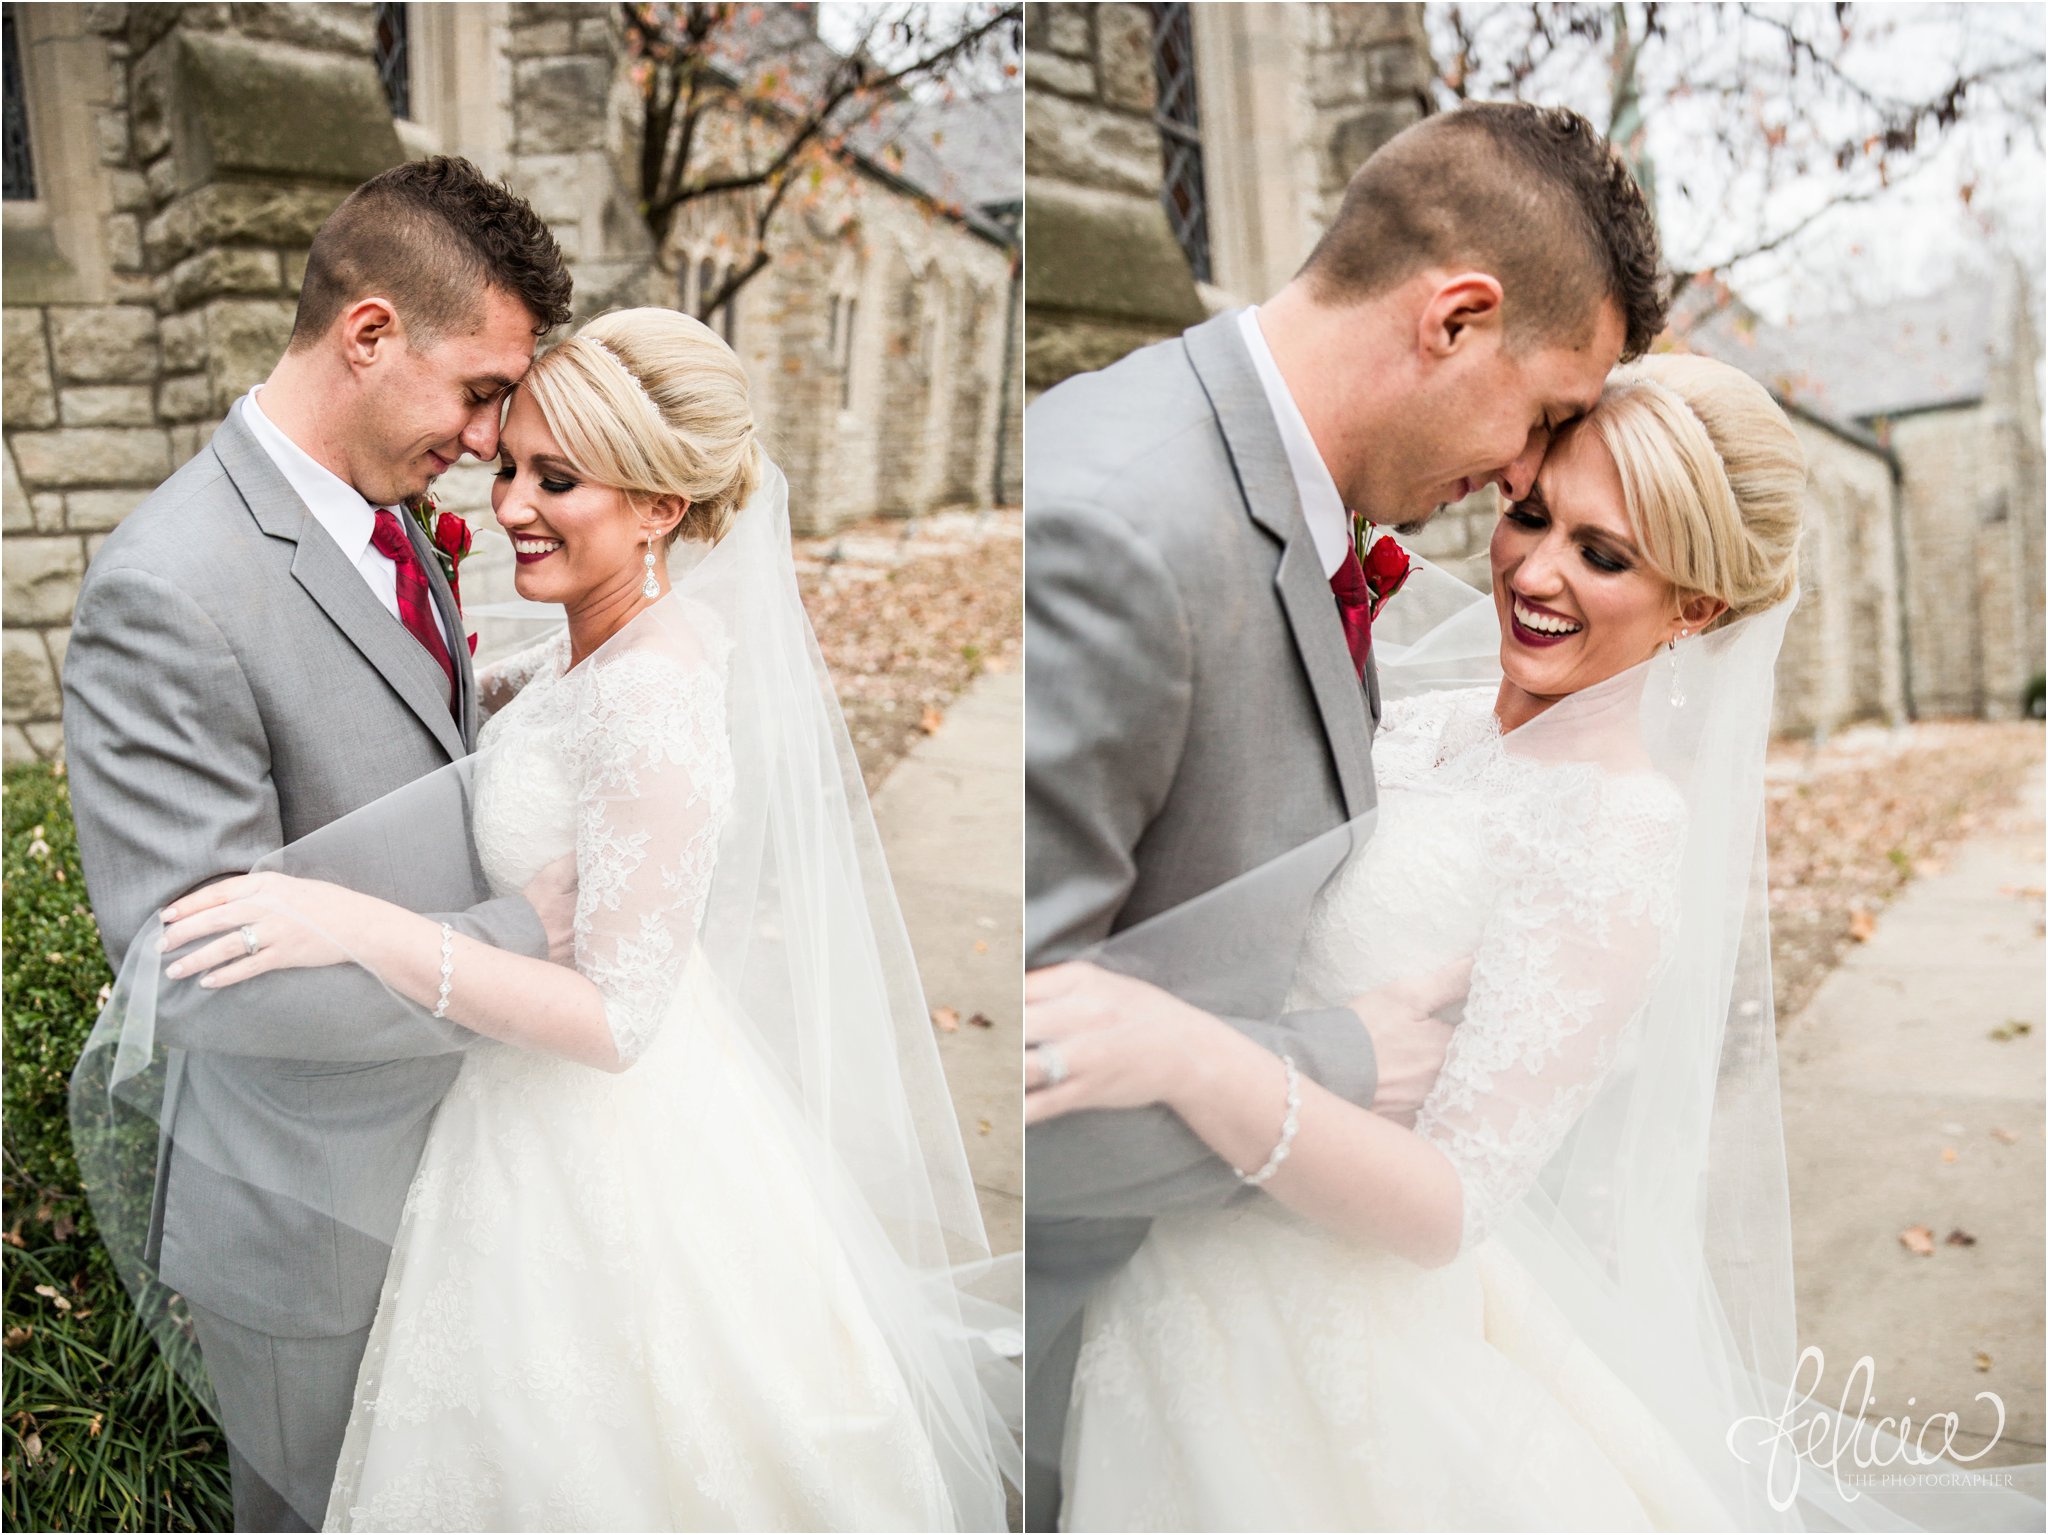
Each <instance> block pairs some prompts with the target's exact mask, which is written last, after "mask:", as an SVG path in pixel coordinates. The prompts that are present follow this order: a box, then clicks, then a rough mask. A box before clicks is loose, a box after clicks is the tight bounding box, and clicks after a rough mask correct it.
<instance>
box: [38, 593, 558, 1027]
mask: <svg viewBox="0 0 2048 1535" xmlns="http://www.w3.org/2000/svg"><path fill="white" fill-rule="evenodd" d="M64 733H65V748H66V750H65V756H66V764H67V768H66V771H67V773H68V776H69V778H70V787H71V800H72V814H73V817H74V819H75V820H76V822H77V824H78V844H79V854H80V858H81V861H82V862H83V864H84V868H85V879H86V888H87V891H88V894H89V895H90V897H91V900H92V906H93V915H94V917H95V918H96V919H97V921H98V923H99V929H100V939H101V942H102V944H103V945H104V946H105V948H106V951H107V957H108V958H109V959H110V960H111V961H112V962H113V964H114V965H115V967H116V969H117V970H118V969H119V968H120V966H121V964H122V960H123V956H124V955H126V954H127V951H128V949H129V946H130V945H131V944H132V943H133V941H134V939H135V936H136V935H137V934H138V933H141V932H143V931H144V930H145V929H148V928H150V927H151V925H152V919H153V918H154V917H155V916H156V914H157V913H158V912H160V911H161V910H162V909H163V908H164V906H166V905H167V904H169V903H170V902H171V901H173V900H175V899H176V898H177V897H178V896H181V895H184V894H186V893H187V892H188V891H191V890H193V889H196V888H197V887H199V886H200V885H204V884H208V883H211V882H212V881H213V880H215V879H220V878H223V877H225V876H227V875H231V874H240V873H245V872H247V871H248V870H249V869H251V868H253V867H255V865H256V863H257V861H258V860H259V859H261V858H263V857H264V856H266V855H267V854H270V853H273V852H275V851H276V850H277V849H278V848H279V847H280V846H281V845H282V844H283V842H284V834H283V825H282V821H281V818H280V815H279V810H278V804H277V795H276V790H275V788H274V786H273V784H272V782H271V776H270V746H269V741H268V738H267V736H266V734H265V731H264V728H263V722H262V719H261V717H260V715H259V713H258V710H257V707H256V701H255V697H254V695H253V694H252V692H251V691H250V688H249V683H248V679H247V678H246V677H245V676H244V675H243V671H242V666H241V662H240V660H239V658H238V657H237V656H236V655H235V653H234V651H233V649H232V647H230V646H229V644H228V642H227V640H226V639H225V638H224V637H223V636H222V635H221V633H220V631H219V629H218V628H217V627H216V626H215V625H214V623H213V621H212V620H211V619H210V618H209V617H208V616H207V615H206V613H205V611H204V610H203V609H202V608H201V607H200V606H199V605H198V604H197V603H195V602H194V601H193V600H192V599H191V597H190V596H189V595H187V594H186V593H185V592H183V591H182V590H180V589H179V588H178V587H177V586H175V585H174V584H173V583H171V582H168V581H166V580H163V579H162V578H161V577H158V576H156V575H154V574H151V573H149V572H146V571H140V570H133V569H118V570H110V571H106V572H102V573H100V574H99V576H98V577H97V578H96V579H94V580H92V581H89V582H88V583H87V586H86V590H85V592H84V593H83V594H82V595H81V598H80V602H79V606H78V611H77V613H76V615H75V617H74V622H73V628H72V632H71V641H70V645H69V648H68V649H67V651H66V653H65V658H64ZM446 920H447V921H448V922H449V923H450V924H451V925H452V926H454V927H455V928H456V930H457V931H459V932H462V933H465V934H467V935H468V936H470V937H472V938H476V939H478V940H479V941H481V942H484V943H489V944H492V945H494V946H495V947H498V948H503V949H510V950H513V951H514V952H517V953H521V954H527V955H530V956H532V957H535V958H545V957H546V956H547V952H548V949H547V935H546V933H545V932H544V931H543V929H542V927H541V923H540V919H539V917H538V916H537V915H536V914H535V912H534V910H533V908H532V907H531V906H530V905H528V904H527V902H525V901H524V900H521V899H519V898H517V897H511V898H507V899H503V900H496V901H490V902H486V903H483V904H481V905H478V906H475V907H473V908H471V909H469V910H467V911H461V912H455V913H449V914H447V915H446ZM136 962H137V963H138V964H143V963H157V962H158V961H157V959H156V956H154V955H138V956H137V957H136ZM157 1034H158V1039H159V1041H160V1042H161V1043H164V1044H167V1045H169V1046H171V1047H173V1048H179V1049H195V1050H211V1051H217V1052H222V1053H227V1054H237V1055H263V1056H273V1057H279V1058H283V1059H291V1060H390V1059H397V1058H400V1057H404V1056H410V1055H423V1054H432V1053H437V1052H443V1051H448V1050H456V1049H462V1048H464V1047H465V1046H467V1045H468V1044H469V1043H471V1042H472V1041H473V1040H474V1038H475V1036H473V1035H471V1034H469V1033H468V1032H467V1031H466V1030H462V1029H458V1028H454V1027H452V1026H449V1025H447V1024H445V1023H435V1022H433V1021H432V1020H427V1019H424V1018H422V1017H421V1016H420V1013H419V1010H418V1009H415V1008H410V1007H408V1006H406V1005H405V1004H403V1003H401V1002H400V1001H399V1000H398V999H396V998H394V997H393V996H392V994H391V993H390V992H389V991H387V990H386V989H385V988H384V987H383V986H382V985H381V984H380V983H379V982H378V981H377V980H376V979H375V978H373V977H372V976H370V975H369V974H368V973H367V972H365V971H363V970H361V969H359V968H357V967H356V966H353V965H335V966H330V967H327V968H325V969H318V970H310V969H309V970H285V971H274V972H271V973H269V974H266V975H263V976H259V977H257V978H256V979H255V980H253V981H250V982H247V983H245V984H243V985H240V986H234V987H229V988H226V989H225V990H220V991H208V990H202V989H201V988H200V987H199V986H198V984H197V983H196V981H189V980H188V981H182V982H181V981H166V982H164V983H163V985H162V987H161V990H160V991H159V993H158V997H157Z"/></svg>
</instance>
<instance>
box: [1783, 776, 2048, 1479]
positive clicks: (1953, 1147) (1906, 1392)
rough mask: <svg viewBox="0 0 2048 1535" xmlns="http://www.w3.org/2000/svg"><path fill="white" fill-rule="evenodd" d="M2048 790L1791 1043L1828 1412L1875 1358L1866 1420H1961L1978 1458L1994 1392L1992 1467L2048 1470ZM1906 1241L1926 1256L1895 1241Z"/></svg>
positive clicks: (1789, 1133)
mask: <svg viewBox="0 0 2048 1535" xmlns="http://www.w3.org/2000/svg"><path fill="white" fill-rule="evenodd" d="M2042 794H2043V788H2042V775H2041V772H2040V770H2039V769H2036V770H2035V772H2034V773H2033V774H2032V775H2031V777H2030V778H2029V780H2028V782H2027V785H2026V787H2025V789H2024V790H2023V791H2022V793H2021V795H2020V798H2019V801H2018V803H2017V804H2016V805H2014V806H2013V807H2012V808H2011V809H2010V810H2009V811H2007V812H2005V813H2004V814H2003V815H2002V816H2001V817H1999V818H1998V819H1997V822H1996V824H1994V825H1991V826H1989V827H1987V828H1986V829H1984V830H1981V831H1979V832H1978V833H1977V834H1976V835H1974V836H1973V837H1972V838H1971V839H1970V840H1968V841H1967V842H1965V843H1963V844H1961V845H1959V846H1958V847H1956V848H1955V849H1954V851H1953V853H1952V854H1951V855H1950V856H1949V858H1948V859H1947V861H1946V865H1945V867H1944V868H1942V869H1941V870H1940V871H1939V872H1931V873H1928V874H1926V875H1925V876H1923V877H1921V878H1919V879H1916V880H1915V881H1914V882H1913V883H1912V884H1911V885H1909V886H1908V887H1907V888H1906V889H1905V891H1904V892H1903V893H1902V894H1901V895H1900V896H1899V898H1898V899H1897V900H1896V901H1894V902H1893V903H1892V904H1891V905H1890V906H1889V907H1887V908H1886V909H1885V910H1884V911H1883V912H1882V913H1881V914H1880V916H1879V918H1878V925H1877V931H1876V933H1875V934H1874V935H1873V936H1872V938H1871V939H1870V941H1869V942H1868V943H1867V944H1862V945H1859V946H1858V947H1857V948H1855V949H1854V950H1853V951H1852V952H1851V953H1850V954H1849V956H1848V958H1847V959H1846V960H1845V961H1844V962H1843V964H1842V965H1841V967H1840V968H1839V969H1837V970H1836V971H1835V972H1834V973H1833V974H1832V975H1830V976H1829V977H1828V979H1827V980H1826V981H1825V982H1824V983H1823V984H1822V986H1821V989H1820V990H1819V991H1818V992H1817V993H1816V994H1815V996H1814V999H1813V1001H1812V1002H1811V1003H1809V1004H1808V1006H1807V1007H1806V1008H1805V1010H1804V1011H1803V1012H1801V1013H1800V1014H1799V1015H1798V1016H1797V1017H1796V1018H1794V1019H1792V1020H1790V1022H1789V1023H1788V1024H1787V1025H1786V1026H1785V1027H1784V1030H1783V1033H1782V1036H1781V1039H1780V1050H1781V1057H1780V1059H1781V1065H1782V1072H1783V1080H1784V1094H1785V1141H1786V1152H1787V1155H1788V1157H1789V1160H1790V1164H1791V1184H1792V1243H1793V1254H1794V1261H1795V1264H1796V1270H1795V1272H1796V1279H1797V1288H1798V1308H1799V1342H1800V1344H1801V1346H1802V1347H1804V1346H1807V1345H1818V1346H1819V1347H1820V1349H1821V1351H1822V1353H1823V1354H1824V1355H1825V1357H1826V1361H1827V1370H1826V1375H1825V1377H1824V1383H1823V1386H1822V1389H1821V1390H1820V1391H1818V1392H1816V1393H1815V1400H1816V1401H1817V1402H1819V1403H1822V1404H1826V1405H1829V1406H1835V1405H1837V1404H1839V1403H1840V1402H1841V1400H1842V1389H1843V1382H1844V1380H1845V1379H1846V1377H1847V1375H1848V1373H1849V1370H1850V1369H1851V1367H1852V1366H1854V1364H1855V1362H1856V1360H1857V1359H1858V1358H1859V1357H1860V1356H1862V1355H1865V1354H1868V1355H1869V1356H1871V1359H1872V1362H1873V1364H1874V1366H1875V1385H1874V1387H1873V1388H1872V1390H1873V1392H1874V1394H1875V1397H1876V1404H1875V1405H1874V1406H1872V1407H1871V1408H1870V1409H1868V1412H1867V1414H1866V1417H1867V1419H1868V1420H1870V1421H1875V1420H1876V1419H1877V1418H1878V1417H1879V1416H1892V1417H1897V1416H1898V1415H1899V1414H1902V1413H1903V1414H1909V1415H1910V1416H1911V1418H1912V1421H1913V1428H1914V1432H1915V1433H1916V1434H1917V1433H1918V1431H1919V1427H1920V1425H1921V1424H1922V1423H1923V1422H1925V1421H1926V1420H1927V1419H1928V1418H1929V1417H1931V1416H1934V1415H1936V1414H1941V1413H1948V1412H1953V1413H1956V1414H1957V1415H1958V1417H1959V1419H1960V1427H1961V1432H1959V1433H1958V1434H1957V1436H1956V1439H1955V1447H1956V1451H1957V1453H1958V1454H1961V1455H1972V1454H1974V1453H1975V1452H1977V1451H1978V1450H1979V1449H1981V1448H1982V1447H1983V1446H1984V1444H1985V1443H1986V1441H1987V1440H1988V1439H1989V1438H1990V1436H1991V1435H1992V1434H1993V1433H1994V1432H1995V1431H1996V1430H1997V1428H1998V1412H1997V1409H1996V1407H1995V1406H1993V1404H1991V1403H1990V1402H1987V1401H1980V1400H1978V1399H1977V1398H1978V1395H1979V1393H1981V1392H1993V1393H1996V1394H1997V1396H1998V1397H1999V1398H2000V1399H2001V1400H2002V1402H2003V1404H2004V1409H2005V1425H2004V1431H2003V1433H2001V1434H1999V1436H1998V1443H1997V1445H1996V1447H1995V1448H1994V1449H1992V1450H1991V1451H1990V1452H1989V1453H1988V1454H1986V1455H1985V1456H1984V1457H1983V1459H1981V1460H1978V1461H1975V1462H1973V1464H1975V1465H1977V1466H1979V1467H1988V1466H1995V1465H2003V1464H2012V1463H2016V1462H2025V1461H2038V1460H2040V1459H2041V1458H2042V1326H2043V1320H2042V1311H2043V1272H2042V1269H2043V1258H2042V1235H2043V1233H2042V1187H2043V1043H2044V1021H2048V1020H2044V1018H2043V1011H2044V985H2043V962H2044V950H2048V945H2044V940H2043V936H2042V885H2043V851H2042V850H2043V844H2042V832H2043V801H2042ZM2021 1025H2024V1026H2026V1027H2025V1031H2024V1032H2022V1031H2021V1028H2020V1026H2021ZM1915 1226H1925V1227H1927V1228H1928V1229H1929V1231H1931V1232H1932V1234H1933V1243H1934V1251H1933V1255H1932V1256H1931V1257H1921V1256H1917V1255H1916V1254H1914V1253H1913V1252H1911V1251H1909V1250H1908V1249H1907V1247H1906V1246H1904V1245H1903V1244H1902V1243H1901V1242H1900V1239H1899V1238H1900V1233H1901V1232H1903V1231H1905V1230H1907V1229H1908V1228H1910V1227H1915ZM1954 1231H1961V1232H1963V1233H1966V1234H1967V1235H1969V1236H1973V1237H1975V1238H1976V1241H1975V1242H1974V1244H1960V1243H1959V1244H1951V1243H1949V1242H1948V1241H1947V1238H1948V1236H1949V1234H1950V1233H1951V1232H1954ZM1909 1399H1910V1402H1909ZM1854 1409H1855V1403H1854V1402H1852V1403H1851V1404H1850V1411H1851V1412H1852V1413H1853V1411H1854ZM1941 1437H1942V1436H1941V1431H1940V1428H1939V1426H1938V1425H1937V1426H1936V1427H1935V1428H1934V1429H1933V1430H1931V1431H1930V1432H1929V1434H1928V1438H1927V1443H1928V1445H1929V1447H1930V1448H1934V1447H1937V1446H1938V1444H1939V1441H1940V1439H1941Z"/></svg>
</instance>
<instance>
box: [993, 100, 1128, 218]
mask: <svg viewBox="0 0 2048 1535" xmlns="http://www.w3.org/2000/svg"><path fill="white" fill-rule="evenodd" d="M1024 156H1025V159H1026V161H1027V162H1028V163H1029V165H1030V166H1031V174H1032V176H1033V177H1034V178H1037V177H1045V178H1048V179H1049V180H1050V181H1058V182H1067V183H1070V184H1074V185H1078V186H1082V187H1088V188H1092V189H1094V190H1096V191H1114V192H1129V193H1132V194H1134V195H1136V196H1141V197H1150V198H1152V199H1154V200H1155V201H1156V200H1157V199H1158V196H1159V178H1160V169H1159V130H1158V129H1156V128H1154V127H1153V126H1152V120H1151V119H1150V118H1149V117H1137V116H1133V115H1129V114H1126V113H1123V112H1109V111H1105V110H1104V109H1102V108H1101V107H1098V106H1094V105H1092V104H1088V103H1083V102H1078V101H1069V100H1067V99H1066V98H1065V97H1064V96H1046V97H1044V98H1040V97H1037V96H1034V97H1033V98H1032V100H1031V110H1030V112H1029V113H1028V114H1027V115H1026V117H1025V123H1024ZM1037 211H1038V210H1037V208H1036V207H1035V206H1034V207H1033V209H1032V213H1033V215H1034V217H1035V216H1036V214H1037ZM1033 233H1034V234H1036V233H1037V231H1036V230H1034V231H1033Z"/></svg>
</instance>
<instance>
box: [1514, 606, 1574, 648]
mask: <svg viewBox="0 0 2048 1535" xmlns="http://www.w3.org/2000/svg"><path fill="white" fill-rule="evenodd" d="M1517 603H1520V604H1521V605H1522V606H1523V607H1525V608H1527V609H1529V611H1530V612H1532V613H1541V614H1542V615H1543V616H1544V617H1546V618H1562V619H1564V621H1565V622H1566V623H1568V624H1569V623H1578V620H1577V619H1574V618H1570V617H1567V616H1566V615H1565V614H1563V613H1559V612H1556V611H1554V610H1552V609H1550V608H1546V607H1545V606H1544V605H1543V604H1542V603H1540V602H1531V601H1530V600H1529V599H1528V598H1527V597H1517V596H1516V595H1515V594H1514V593H1513V592H1509V593H1508V627H1509V628H1510V629H1511V630H1513V631H1514V636H1515V639H1516V640H1517V641H1519V642H1520V643H1521V644H1524V645H1527V646H1529V647H1530V648H1531V649H1533V650H1543V649H1547V648H1548V647H1550V646H1552V645H1561V644H1563V643H1564V642H1565V641H1566V640H1568V639H1571V638H1573V637H1574V636H1576V635H1579V634H1581V633H1583V632H1584V631H1585V627H1586V626H1585V625H1584V624H1579V627H1578V628H1576V629H1574V630H1572V632H1571V633H1570V634H1544V633H1541V632H1540V631H1538V630H1535V629H1531V628H1529V627H1528V626H1526V625H1525V624H1524V623H1523V622H1522V621H1521V620H1520V619H1519V618H1517V617H1515V604H1517Z"/></svg>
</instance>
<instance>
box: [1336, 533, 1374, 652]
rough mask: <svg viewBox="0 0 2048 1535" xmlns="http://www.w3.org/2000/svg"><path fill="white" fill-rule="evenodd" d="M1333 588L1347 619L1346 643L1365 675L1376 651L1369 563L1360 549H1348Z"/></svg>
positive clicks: (1338, 606)
mask: <svg viewBox="0 0 2048 1535" xmlns="http://www.w3.org/2000/svg"><path fill="white" fill-rule="evenodd" d="M1330 590H1331V591H1333V592H1335V593H1336V594H1337V616H1338V617H1340V618H1342V619H1343V620H1344V644H1345V646H1346V647H1347V648H1348V649H1349V650H1350V652H1351V664H1352V665H1353V666H1355V667H1357V668H1358V675H1359V678H1360V680H1363V679H1364V677H1365V658H1366V657H1367V656H1369V655H1371V654H1372V588H1371V587H1370V586H1368V585H1367V584H1366V580H1365V567H1364V566H1363V565H1361V564H1360V563H1359V562H1358V551H1357V550H1356V549H1346V550H1345V551H1344V563H1343V564H1342V565H1339V566H1338V567H1337V573H1336V574H1335V575H1333V576H1331V577H1330Z"/></svg>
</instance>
